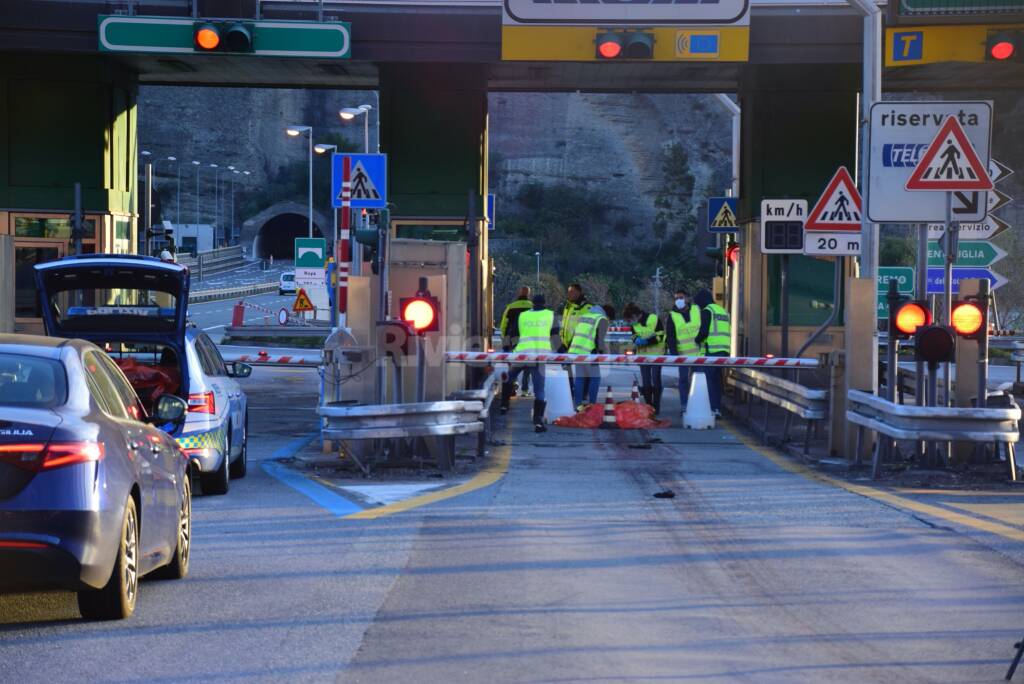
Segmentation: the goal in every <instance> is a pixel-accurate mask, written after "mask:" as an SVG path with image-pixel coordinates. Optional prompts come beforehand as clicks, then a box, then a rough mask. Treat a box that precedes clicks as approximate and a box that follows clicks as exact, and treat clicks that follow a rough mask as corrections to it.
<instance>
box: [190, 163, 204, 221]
mask: <svg viewBox="0 0 1024 684" xmlns="http://www.w3.org/2000/svg"><path fill="white" fill-rule="evenodd" d="M192 166H194V167H196V223H195V230H196V235H199V232H198V231H199V170H200V169H201V168H202V167H203V164H202V162H198V161H196V160H194V159H193V160H192Z"/></svg>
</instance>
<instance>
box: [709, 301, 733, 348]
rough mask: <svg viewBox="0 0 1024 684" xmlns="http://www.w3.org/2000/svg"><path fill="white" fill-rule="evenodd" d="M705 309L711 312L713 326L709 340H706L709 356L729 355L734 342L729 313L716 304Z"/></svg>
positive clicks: (710, 328) (710, 329)
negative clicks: (731, 344) (730, 346)
mask: <svg viewBox="0 0 1024 684" xmlns="http://www.w3.org/2000/svg"><path fill="white" fill-rule="evenodd" d="M704 308H706V309H707V310H708V311H710V312H711V326H710V327H709V328H708V338H707V339H706V340H704V346H705V347H706V348H707V351H708V354H728V353H729V345H730V343H731V341H732V339H731V338H732V324H731V323H730V322H729V312H728V311H726V310H725V309H723V308H722V307H720V306H719V305H718V304H714V303H712V304H708V305H707V306H706V307H704Z"/></svg>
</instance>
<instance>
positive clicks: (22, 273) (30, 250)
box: [14, 245, 60, 318]
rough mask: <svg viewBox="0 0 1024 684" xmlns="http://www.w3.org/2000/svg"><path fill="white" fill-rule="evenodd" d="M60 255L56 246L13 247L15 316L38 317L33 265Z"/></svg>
mask: <svg viewBox="0 0 1024 684" xmlns="http://www.w3.org/2000/svg"><path fill="white" fill-rule="evenodd" d="M59 257H60V250H59V249H58V248H57V247H35V246H32V247H26V246H24V245H18V246H15V248H14V315H15V317H17V318H40V317H41V316H42V315H43V312H42V309H41V308H40V301H39V291H38V290H37V289H36V281H35V273H34V270H33V268H32V267H33V266H35V265H36V264H42V263H46V262H47V261H53V260H54V259H57V258H59Z"/></svg>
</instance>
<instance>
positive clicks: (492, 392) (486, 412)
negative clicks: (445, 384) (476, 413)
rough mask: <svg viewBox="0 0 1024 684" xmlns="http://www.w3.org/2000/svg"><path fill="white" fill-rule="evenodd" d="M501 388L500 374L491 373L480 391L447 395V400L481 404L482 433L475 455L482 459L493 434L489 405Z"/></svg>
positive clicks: (474, 390) (464, 391) (495, 371)
mask: <svg viewBox="0 0 1024 684" xmlns="http://www.w3.org/2000/svg"><path fill="white" fill-rule="evenodd" d="M499 387H501V372H500V371H498V370H493V371H491V374H490V375H488V376H487V379H486V380H484V383H483V386H482V387H481V388H480V389H473V390H458V391H456V392H452V393H451V394H449V395H448V399H450V400H454V401H459V400H461V401H479V402H481V403H482V404H483V408H482V409H481V410H480V420H481V422H483V424H484V430H483V432H481V433H479V436H478V439H477V445H476V454H477V456H478V457H480V458H483V457H484V456H485V455H486V453H487V445H488V444H489V443H490V441H491V435H492V433H493V421H492V419H491V405H492V404H493V403H494V397H495V396H497V392H498V388H499Z"/></svg>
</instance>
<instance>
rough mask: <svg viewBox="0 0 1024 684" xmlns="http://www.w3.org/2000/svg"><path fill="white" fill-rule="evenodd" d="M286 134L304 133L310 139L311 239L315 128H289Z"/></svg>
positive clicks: (311, 228) (311, 229)
mask: <svg viewBox="0 0 1024 684" xmlns="http://www.w3.org/2000/svg"><path fill="white" fill-rule="evenodd" d="M285 132H286V133H287V134H288V135H290V136H292V137H293V138H294V137H297V136H299V135H302V134H303V133H305V134H307V135H308V137H309V237H313V127H312V126H289V127H288V128H286V129H285Z"/></svg>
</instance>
